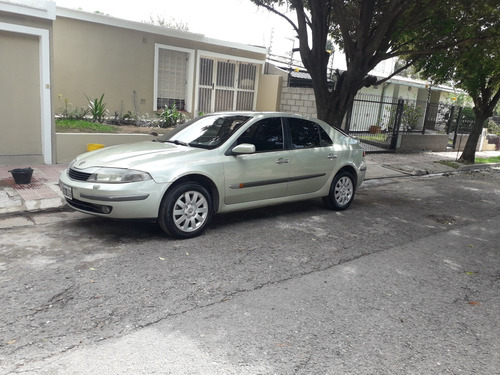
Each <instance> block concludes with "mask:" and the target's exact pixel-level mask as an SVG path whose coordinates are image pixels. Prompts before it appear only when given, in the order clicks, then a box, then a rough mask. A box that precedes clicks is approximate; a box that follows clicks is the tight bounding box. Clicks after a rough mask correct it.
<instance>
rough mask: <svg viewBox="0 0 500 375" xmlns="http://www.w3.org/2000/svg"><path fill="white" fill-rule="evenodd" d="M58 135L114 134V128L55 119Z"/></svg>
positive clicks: (86, 122)
mask: <svg viewBox="0 0 500 375" xmlns="http://www.w3.org/2000/svg"><path fill="white" fill-rule="evenodd" d="M56 132H59V133H116V132H117V129H116V126H113V125H106V124H100V123H97V122H90V121H85V120H71V119H56Z"/></svg>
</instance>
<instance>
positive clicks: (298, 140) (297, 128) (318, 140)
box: [288, 118, 333, 149]
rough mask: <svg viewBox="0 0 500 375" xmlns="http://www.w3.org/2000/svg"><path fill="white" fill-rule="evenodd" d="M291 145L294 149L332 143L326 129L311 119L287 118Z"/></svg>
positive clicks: (323, 145)
mask: <svg viewBox="0 0 500 375" xmlns="http://www.w3.org/2000/svg"><path fill="white" fill-rule="evenodd" d="M288 124H289V127H290V134H291V137H292V147H293V148H295V149H300V148H312V147H325V146H331V145H332V144H333V142H332V140H331V138H330V137H329V136H328V134H327V133H326V131H325V130H324V129H323V128H322V127H321V126H320V125H318V124H316V123H315V122H313V121H308V120H304V119H299V118H288Z"/></svg>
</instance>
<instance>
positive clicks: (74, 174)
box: [68, 168, 92, 181]
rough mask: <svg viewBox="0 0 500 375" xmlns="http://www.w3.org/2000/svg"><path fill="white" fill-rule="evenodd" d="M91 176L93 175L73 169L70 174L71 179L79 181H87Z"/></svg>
mask: <svg viewBox="0 0 500 375" xmlns="http://www.w3.org/2000/svg"><path fill="white" fill-rule="evenodd" d="M91 174H92V173H84V172H79V171H77V170H74V169H73V168H71V169H70V170H69V172H68V176H69V178H71V179H72V180H77V181H87V180H88V178H89V177H90V176H91Z"/></svg>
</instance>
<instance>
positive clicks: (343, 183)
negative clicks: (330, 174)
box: [323, 171, 356, 211]
mask: <svg viewBox="0 0 500 375" xmlns="http://www.w3.org/2000/svg"><path fill="white" fill-rule="evenodd" d="M355 190H356V185H355V182H354V177H353V176H352V174H351V173H349V172H346V171H344V172H340V173H339V174H337V175H336V176H335V178H334V179H333V182H332V186H331V187H330V193H329V194H328V196H326V197H324V198H323V201H324V202H325V205H326V207H327V208H329V209H330V210H336V211H342V210H345V209H347V208H348V207H349V206H350V205H351V203H352V201H353V199H354V192H355Z"/></svg>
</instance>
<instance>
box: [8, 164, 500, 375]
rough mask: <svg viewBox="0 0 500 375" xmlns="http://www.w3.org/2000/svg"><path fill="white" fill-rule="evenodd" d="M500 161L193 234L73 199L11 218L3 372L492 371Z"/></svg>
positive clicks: (499, 359) (234, 217) (496, 347)
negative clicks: (342, 206) (66, 205)
mask: <svg viewBox="0 0 500 375" xmlns="http://www.w3.org/2000/svg"><path fill="white" fill-rule="evenodd" d="M499 186H500V172H499V171H494V170H489V171H474V172H471V173H461V174H456V175H455V174H450V175H445V176H428V177H407V178H403V179H401V178H397V179H385V180H373V181H368V182H367V183H366V184H365V185H364V186H363V187H362V189H360V190H359V191H358V193H357V196H356V199H355V201H354V204H353V205H352V207H351V209H349V210H347V211H345V212H341V213H338V212H332V211H328V210H325V209H324V208H323V206H322V204H321V202H320V201H312V202H302V203H298V204H292V205H283V206H278V207H272V208H266V209H261V210H253V211H248V212H243V213H235V214H228V215H221V216H218V217H216V219H215V221H214V223H213V224H212V225H211V227H210V228H209V230H208V231H207V233H206V234H205V235H203V236H201V237H198V238H194V239H191V240H185V241H174V240H172V239H170V238H168V237H165V236H164V235H163V234H162V233H161V231H160V230H159V229H158V228H157V227H156V226H155V225H154V224H148V223H130V222H114V221H106V220H102V219H98V218H92V217H88V216H84V215H81V214H75V213H71V212H65V211H63V212H58V213H51V214H39V215H37V214H31V215H28V219H29V221H30V225H19V226H13V227H11V228H5V229H0V231H1V232H0V233H1V237H0V271H1V273H0V280H1V284H0V285H1V294H2V296H3V297H4V302H3V303H2V307H3V308H2V309H1V311H0V315H1V319H0V321H1V322H2V325H1V327H0V373H1V374H15V373H23V374H96V373H99V374H154V373H156V374H459V373H463V374H472V373H474V374H485V375H486V374H488V375H489V374H493V373H495V371H497V369H498V368H500V356H499V353H500V339H499V337H500V336H499V333H500V332H499V323H500V317H499V316H500V314H499V313H498V312H499V311H500V301H499V299H498V295H499V281H500V254H499V253H500V245H498V238H499V232H500V230H499V227H498V222H499V220H500V213H499V211H498V207H499V206H500V188H499Z"/></svg>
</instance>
